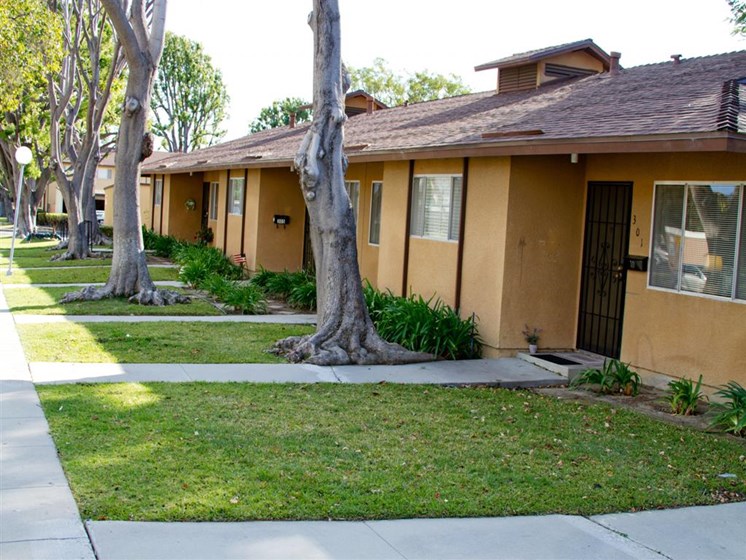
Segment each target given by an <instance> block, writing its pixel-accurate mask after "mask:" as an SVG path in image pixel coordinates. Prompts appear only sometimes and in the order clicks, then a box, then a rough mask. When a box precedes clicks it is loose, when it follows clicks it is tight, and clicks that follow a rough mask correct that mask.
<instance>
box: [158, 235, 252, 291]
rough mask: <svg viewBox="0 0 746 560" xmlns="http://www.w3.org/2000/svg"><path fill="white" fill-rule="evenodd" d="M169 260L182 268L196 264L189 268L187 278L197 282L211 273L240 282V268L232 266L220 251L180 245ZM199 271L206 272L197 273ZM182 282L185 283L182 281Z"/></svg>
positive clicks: (241, 270)
mask: <svg viewBox="0 0 746 560" xmlns="http://www.w3.org/2000/svg"><path fill="white" fill-rule="evenodd" d="M171 258H172V259H173V260H174V261H175V262H176V263H177V264H180V265H181V266H182V268H183V267H185V266H187V265H188V264H190V263H197V264H194V265H193V266H192V267H191V268H193V271H190V272H189V273H188V275H189V277H194V278H197V279H198V281H199V282H201V281H202V280H204V279H205V278H207V276H208V275H209V274H211V273H215V274H218V275H220V276H223V277H225V278H228V279H229V280H240V279H241V278H243V274H244V271H243V268H242V267H240V266H237V265H235V264H233V263H232V262H231V260H230V259H229V258H228V257H226V256H225V255H224V254H223V253H222V252H221V251H220V249H217V248H215V247H206V246H204V245H194V244H189V243H182V244H180V245H179V246H178V247H177V248H176V250H175V251H174V254H173V255H172V257H171ZM200 270H204V271H206V272H204V273H198V272H199V271H200ZM195 275H196V276H195ZM182 282H187V281H186V280H182Z"/></svg>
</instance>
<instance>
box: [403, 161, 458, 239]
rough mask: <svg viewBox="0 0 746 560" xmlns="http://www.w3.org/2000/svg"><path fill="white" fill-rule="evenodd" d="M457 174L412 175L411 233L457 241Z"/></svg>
mask: <svg viewBox="0 0 746 560" xmlns="http://www.w3.org/2000/svg"><path fill="white" fill-rule="evenodd" d="M461 185H462V181H461V177H460V176H454V175H430V176H424V177H415V178H414V183H413V185H412V223H411V234H412V235H416V236H419V237H426V238H429V239H440V240H444V241H458V236H459V227H460V224H461Z"/></svg>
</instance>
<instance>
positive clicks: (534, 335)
mask: <svg viewBox="0 0 746 560" xmlns="http://www.w3.org/2000/svg"><path fill="white" fill-rule="evenodd" d="M521 333H522V334H523V338H525V339H526V342H528V351H529V352H530V353H531V354H536V351H537V350H538V346H537V345H538V344H539V334H540V333H541V329H540V328H538V327H529V326H528V325H525V327H524V328H523V330H522V331H521Z"/></svg>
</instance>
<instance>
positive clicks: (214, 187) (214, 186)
mask: <svg viewBox="0 0 746 560" xmlns="http://www.w3.org/2000/svg"><path fill="white" fill-rule="evenodd" d="M219 186H220V185H219V183H217V182H212V183H210V219H211V220H217V219H218V187H219Z"/></svg>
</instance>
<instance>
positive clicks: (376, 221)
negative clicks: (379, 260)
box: [368, 181, 383, 245]
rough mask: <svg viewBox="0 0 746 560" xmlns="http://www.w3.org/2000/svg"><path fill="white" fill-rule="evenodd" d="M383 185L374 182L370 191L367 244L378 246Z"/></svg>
mask: <svg viewBox="0 0 746 560" xmlns="http://www.w3.org/2000/svg"><path fill="white" fill-rule="evenodd" d="M382 191H383V183H381V182H380V181H374V182H373V184H372V186H371V191H370V231H369V232H368V243H370V244H371V245H378V244H379V243H380V241H381V196H382V194H383V192H382Z"/></svg>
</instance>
